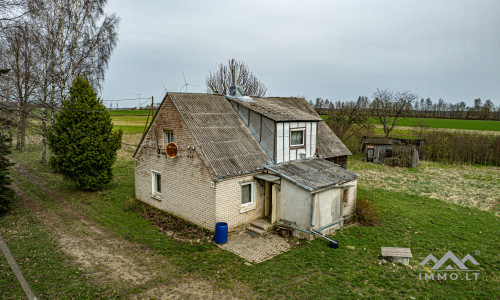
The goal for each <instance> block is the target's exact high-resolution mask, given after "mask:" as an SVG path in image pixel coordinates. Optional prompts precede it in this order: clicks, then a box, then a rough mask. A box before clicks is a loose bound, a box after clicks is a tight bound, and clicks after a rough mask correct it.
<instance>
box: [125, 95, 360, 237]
mask: <svg viewBox="0 0 500 300" xmlns="http://www.w3.org/2000/svg"><path fill="white" fill-rule="evenodd" d="M239 91H240V89H239V87H237V88H235V87H232V89H231V95H218V94H197V93H168V94H167V95H166V96H165V98H164V99H163V101H162V103H161V105H160V107H159V109H158V111H157V113H156V115H155V116H154V118H153V120H152V122H151V124H150V125H149V127H148V129H147V131H146V133H145V134H144V136H143V138H142V140H141V143H140V145H139V146H138V148H137V150H136V152H135V154H134V158H135V190H136V197H137V199H139V200H141V201H143V202H146V203H148V204H150V205H152V206H154V207H157V208H159V209H161V210H164V211H167V212H169V213H171V214H174V215H176V216H179V217H181V218H183V219H186V220H188V221H190V222H192V223H195V224H197V225H199V226H201V227H204V228H207V229H209V230H214V227H215V224H216V223H217V222H226V223H227V224H228V226H229V230H236V229H238V228H244V227H247V226H248V225H249V224H250V223H251V222H253V221H255V220H258V219H264V220H267V221H268V222H270V223H272V224H277V223H280V224H286V225H287V226H290V227H291V228H295V229H294V231H293V234H294V235H296V236H299V237H303V238H312V235H311V234H309V233H310V232H311V230H317V231H321V232H322V233H324V234H328V233H330V232H332V231H333V230H335V229H336V228H338V227H340V226H342V225H343V223H344V221H345V220H346V219H348V218H349V217H350V216H352V214H353V212H354V206H355V203H356V188H357V177H358V176H357V175H356V174H354V173H352V172H350V171H347V170H346V167H347V166H346V164H345V161H346V157H347V156H348V155H351V153H350V152H349V150H348V149H347V147H346V146H345V145H344V144H343V143H342V142H341V141H340V140H339V139H338V138H337V136H336V135H335V134H334V133H333V132H332V131H331V129H330V128H329V127H328V126H327V125H326V124H325V122H324V121H323V120H322V119H321V117H320V116H319V115H318V114H317V113H316V112H315V111H314V109H313V108H312V107H311V106H310V105H309V103H308V102H307V101H306V100H305V99H303V98H294V97H286V98H279V97H267V98H257V97H248V96H242V95H241V94H240V93H239ZM174 146H175V148H176V149H177V151H176V153H175V152H172V151H170V150H169V153H167V148H168V147H174ZM172 153H174V154H173V155H172ZM167 154H168V155H167ZM335 162H342V163H343V166H340V165H339V164H337V163H335ZM250 228H251V227H250Z"/></svg>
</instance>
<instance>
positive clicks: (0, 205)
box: [0, 133, 14, 214]
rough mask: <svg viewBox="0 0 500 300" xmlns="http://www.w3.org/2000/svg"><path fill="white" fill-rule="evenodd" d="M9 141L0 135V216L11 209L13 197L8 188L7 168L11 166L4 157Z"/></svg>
mask: <svg viewBox="0 0 500 300" xmlns="http://www.w3.org/2000/svg"><path fill="white" fill-rule="evenodd" d="M9 141H10V138H8V137H7V136H5V135H3V134H1V133H0V214H2V213H4V212H6V211H8V210H9V209H10V208H11V206H12V199H13V197H14V192H13V191H12V190H11V189H10V188H9V187H8V185H9V184H10V183H11V179H10V178H9V167H10V166H11V165H12V163H10V161H9V160H8V159H7V157H6V156H7V154H9V153H10V149H9V146H8V145H7V143H8V142H9Z"/></svg>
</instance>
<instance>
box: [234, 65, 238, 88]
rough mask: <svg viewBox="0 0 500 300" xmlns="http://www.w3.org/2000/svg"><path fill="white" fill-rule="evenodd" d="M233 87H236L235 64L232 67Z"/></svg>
mask: <svg viewBox="0 0 500 300" xmlns="http://www.w3.org/2000/svg"><path fill="white" fill-rule="evenodd" d="M233 85H234V86H236V85H237V84H236V64H234V66H233Z"/></svg>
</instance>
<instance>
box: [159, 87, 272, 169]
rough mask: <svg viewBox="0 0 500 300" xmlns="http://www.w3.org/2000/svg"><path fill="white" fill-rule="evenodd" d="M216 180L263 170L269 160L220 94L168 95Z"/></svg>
mask: <svg viewBox="0 0 500 300" xmlns="http://www.w3.org/2000/svg"><path fill="white" fill-rule="evenodd" d="M167 97H169V98H170V99H171V100H172V102H173V103H174V105H175V106H176V108H177V110H178V111H179V114H180V115H181V117H182V119H183V120H184V122H185V123H186V125H187V127H188V129H189V131H190V132H191V134H192V135H193V138H194V139H195V140H196V142H197V143H198V145H199V147H200V150H201V151H202V152H203V154H204V155H205V158H206V159H207V161H208V163H209V165H210V166H211V167H212V169H213V171H214V173H215V175H216V177H218V178H220V177H224V176H230V175H239V174H245V173H249V172H252V171H256V170H262V169H263V166H264V165H266V164H268V163H269V162H270V161H271V158H270V157H269V156H268V155H267V154H266V152H264V150H263V149H262V147H261V146H260V144H259V143H258V142H257V140H256V139H255V138H254V137H253V135H252V134H251V133H250V131H249V130H248V128H247V127H246V126H245V124H244V123H243V121H242V120H241V119H240V117H239V116H238V114H237V113H236V112H235V110H234V109H233V108H232V107H231V104H230V103H229V101H227V99H226V98H225V97H224V96H222V95H211V94H194V93H169V94H168V95H167Z"/></svg>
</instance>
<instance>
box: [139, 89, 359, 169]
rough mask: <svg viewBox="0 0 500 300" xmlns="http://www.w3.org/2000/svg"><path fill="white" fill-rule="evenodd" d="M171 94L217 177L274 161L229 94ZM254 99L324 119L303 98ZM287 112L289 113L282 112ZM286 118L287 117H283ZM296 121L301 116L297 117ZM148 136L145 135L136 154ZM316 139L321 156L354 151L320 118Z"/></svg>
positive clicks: (315, 118) (316, 118)
mask: <svg viewBox="0 0 500 300" xmlns="http://www.w3.org/2000/svg"><path fill="white" fill-rule="evenodd" d="M167 97H168V98H169V99H170V100H171V101H172V103H173V104H174V105H175V107H176V108H177V111H178V112H179V114H180V116H181V118H182V119H183V121H184V122H185V123H186V126H187V128H188V130H189V131H190V132H191V134H192V136H193V138H194V139H195V140H196V142H197V143H198V146H199V148H200V150H201V152H202V153H203V154H204V156H205V158H206V161H207V163H208V164H209V165H210V167H211V168H212V170H213V171H214V173H215V176H216V178H218V179H221V178H223V177H227V176H234V175H240V174H246V173H251V172H255V171H258V170H263V168H264V166H265V165H268V164H269V163H271V161H272V159H271V157H269V155H267V154H266V152H265V151H264V149H263V148H262V146H261V145H260V144H259V142H258V141H257V140H256V138H255V137H254V136H253V135H252V133H251V132H250V130H249V129H248V127H247V126H246V125H245V123H244V122H243V121H242V120H241V118H240V117H239V115H238V113H237V112H236V111H235V110H234V109H233V107H232V106H231V103H230V102H229V101H228V100H227V99H226V97H225V96H223V95H216V94H200V93H168V94H167V95H166V96H165V99H166V98H167ZM165 99H164V100H163V101H162V103H161V105H160V108H159V109H158V112H159V111H161V107H162V106H163V103H164V102H165ZM254 99H259V103H263V101H265V100H268V101H269V102H270V103H277V104H274V106H273V105H272V104H269V105H267V106H268V107H275V108H276V109H278V108H279V107H280V106H281V105H284V106H287V107H288V108H289V109H288V110H287V109H285V111H287V114H288V113H290V114H291V113H292V112H297V113H299V112H300V113H301V116H304V118H306V117H305V116H308V117H307V118H308V119H309V120H311V121H312V120H314V121H317V120H321V118H320V117H319V115H318V114H317V113H316V111H315V110H314V109H313V108H312V107H311V106H310V105H309V103H308V102H307V101H306V100H305V99H303V98H254ZM232 101H238V103H240V102H239V101H241V100H235V99H234V98H233V99H232ZM241 102H244V101H241ZM283 103H285V104H283ZM264 106H266V105H264ZM252 109H253V108H252ZM284 115H286V114H283V115H282V116H284ZM161 117H162V116H159V115H158V113H157V114H156V115H155V116H154V118H153V120H152V121H151V123H150V124H149V127H148V129H147V131H146V132H149V130H150V128H151V126H152V124H153V123H154V122H155V120H156V118H161ZM275 119H276V118H275ZM275 119H273V120H275ZM285 119H286V118H284V117H283V118H282V119H281V120H285ZM304 120H305V119H304ZM295 121H299V120H298V119H295ZM145 136H146V135H144V136H143V137H142V139H141V142H140V144H139V147H137V149H136V151H135V153H134V157H135V155H136V154H137V152H138V150H139V148H140V147H141V145H142V142H143V141H144V138H145ZM316 141H317V148H318V154H319V155H320V156H321V157H334V156H341V155H351V152H349V150H348V149H347V147H346V146H345V145H344V144H343V143H342V142H341V141H340V140H339V138H338V137H337V136H336V135H335V134H334V133H333V132H332V131H331V129H330V128H329V127H328V126H327V125H326V124H325V123H324V122H323V121H319V122H318V134H317V138H316Z"/></svg>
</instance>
